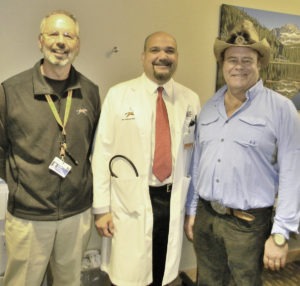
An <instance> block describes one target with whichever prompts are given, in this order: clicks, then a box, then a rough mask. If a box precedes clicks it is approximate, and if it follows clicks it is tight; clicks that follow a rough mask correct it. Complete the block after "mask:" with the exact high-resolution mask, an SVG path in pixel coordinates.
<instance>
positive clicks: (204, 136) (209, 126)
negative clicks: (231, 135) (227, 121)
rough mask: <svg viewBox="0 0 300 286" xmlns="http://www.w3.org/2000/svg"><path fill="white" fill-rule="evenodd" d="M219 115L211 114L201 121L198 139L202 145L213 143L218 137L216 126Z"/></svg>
mask: <svg viewBox="0 0 300 286" xmlns="http://www.w3.org/2000/svg"><path fill="white" fill-rule="evenodd" d="M218 121H219V116H211V117H207V118H204V119H201V120H200V121H199V133H198V135H197V136H198V138H197V139H198V141H199V143H200V145H206V144H208V143H211V142H212V141H213V140H214V139H215V138H216V128H214V127H215V126H217V123H218Z"/></svg>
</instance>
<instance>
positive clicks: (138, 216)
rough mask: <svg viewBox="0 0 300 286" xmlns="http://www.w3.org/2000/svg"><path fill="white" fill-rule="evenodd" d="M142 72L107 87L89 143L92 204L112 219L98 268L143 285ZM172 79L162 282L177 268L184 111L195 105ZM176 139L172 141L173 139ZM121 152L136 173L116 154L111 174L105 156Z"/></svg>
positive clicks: (146, 141) (146, 150) (146, 106)
mask: <svg viewBox="0 0 300 286" xmlns="http://www.w3.org/2000/svg"><path fill="white" fill-rule="evenodd" d="M144 80H145V75H143V76H141V77H139V78H137V79H133V80H131V81H128V82H125V83H121V84H118V85H116V86H114V87H112V88H111V89H110V90H109V92H108V94H107V96H106V98H105V100H104V104H103V109H102V113H101V116H100V122H99V126H98V129H97V133H96V140H95V144H94V151H93V158H92V166H93V173H94V203H93V208H94V210H101V212H106V211H111V212H112V215H113V222H114V225H115V233H114V236H113V238H112V239H110V238H103V239H102V250H101V260H102V263H101V269H102V270H104V271H106V272H107V273H108V274H109V276H110V279H111V281H112V282H113V283H114V284H116V285H121V286H145V285H148V284H150V283H151V282H152V225H153V214H152V207H151V201H150V196H149V186H148V176H149V168H150V167H151V129H152V122H153V118H152V117H153V114H152V113H153V112H152V108H151V107H150V105H151V103H150V102H149V94H146V92H145V87H144V84H143V81H144ZM171 81H172V84H173V90H174V96H175V98H176V99H175V104H174V120H175V122H174V129H175V130H174V131H175V132H174V138H172V145H173V146H175V149H173V150H176V152H175V158H176V163H175V169H174V178H173V189H172V195H171V207H170V227H169V238H168V249H167V257H166V265H165V273H164V278H163V285H165V284H167V283H169V282H171V281H172V280H174V279H175V278H176V276H177V274H178V269H179V262H180V255H181V247H182V236H183V220H184V213H185V209H184V206H185V200H186V194H187V190H188V185H189V182H190V177H189V176H188V168H189V163H190V157H191V152H192V148H184V143H183V133H184V130H187V128H186V127H184V126H186V124H187V120H189V118H188V119H187V114H189V116H191V117H193V118H194V116H195V115H196V114H197V113H198V111H199V109H200V102H199V97H198V96H197V95H196V94H195V93H194V92H192V91H191V90H189V89H187V88H186V87H184V86H182V85H180V84H178V83H176V82H175V81H173V80H171ZM174 144H175V145H174ZM117 154H121V155H125V156H126V157H128V158H129V159H130V160H131V161H132V162H133V163H134V165H135V166H136V168H137V171H138V173H139V176H138V177H136V175H135V173H134V171H133V168H132V167H131V166H130V165H129V164H128V163H127V162H126V161H124V160H122V159H116V160H115V161H114V163H113V164H112V167H113V168H112V169H113V172H114V173H115V174H116V175H117V176H118V178H114V177H111V176H110V172H109V168H108V166H109V160H110V159H111V157H112V156H114V155H117Z"/></svg>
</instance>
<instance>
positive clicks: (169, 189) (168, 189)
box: [166, 184, 172, 193]
mask: <svg viewBox="0 0 300 286" xmlns="http://www.w3.org/2000/svg"><path fill="white" fill-rule="evenodd" d="M171 190H172V184H167V190H166V192H167V193H170V192H171Z"/></svg>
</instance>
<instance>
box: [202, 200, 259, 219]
mask: <svg viewBox="0 0 300 286" xmlns="http://www.w3.org/2000/svg"><path fill="white" fill-rule="evenodd" d="M200 200H201V201H202V202H204V204H206V205H208V206H210V207H211V208H212V209H213V210H214V211H215V212H216V213H218V214H220V215H232V216H235V217H237V218H239V219H241V220H245V221H248V222H250V221H254V220H255V216H254V215H253V214H251V213H249V212H247V211H244V210H240V209H232V208H228V207H225V206H223V205H221V204H219V203H218V202H216V201H214V202H210V201H206V200H204V199H202V198H200ZM262 209H263V208H262ZM255 210H258V209H255Z"/></svg>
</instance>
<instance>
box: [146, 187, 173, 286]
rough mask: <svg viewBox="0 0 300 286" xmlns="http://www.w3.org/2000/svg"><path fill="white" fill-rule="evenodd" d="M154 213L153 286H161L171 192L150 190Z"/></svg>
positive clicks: (162, 189)
mask: <svg viewBox="0 0 300 286" xmlns="http://www.w3.org/2000/svg"><path fill="white" fill-rule="evenodd" d="M149 191H150V198H151V204H152V211H153V234H152V244H153V245H152V269H153V282H152V284H150V285H151V286H161V285H162V280H163V276H164V271H165V262H166V254H167V245H168V235H169V221H170V199H171V192H167V191H166V189H165V188H160V187H157V188H153V187H151V188H150V189H149Z"/></svg>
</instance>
